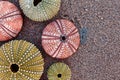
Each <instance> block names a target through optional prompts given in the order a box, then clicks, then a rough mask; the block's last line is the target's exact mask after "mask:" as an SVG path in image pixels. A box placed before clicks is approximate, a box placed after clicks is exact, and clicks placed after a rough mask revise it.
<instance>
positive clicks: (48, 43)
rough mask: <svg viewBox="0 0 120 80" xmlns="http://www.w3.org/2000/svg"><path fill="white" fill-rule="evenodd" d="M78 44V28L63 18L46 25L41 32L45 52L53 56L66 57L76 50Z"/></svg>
mask: <svg viewBox="0 0 120 80" xmlns="http://www.w3.org/2000/svg"><path fill="white" fill-rule="evenodd" d="M79 45H80V37H79V32H78V29H77V28H76V27H75V25H74V24H73V23H72V22H70V21H68V20H64V19H59V20H56V21H54V22H52V23H50V24H48V25H47V27H46V28H45V29H44V30H43V34H42V46H43V48H44V50H45V51H46V53H47V54H48V55H50V56H52V57H54V58H59V59H63V58H67V57H69V56H71V55H72V54H73V53H75V52H76V50H77V49H78V47H79Z"/></svg>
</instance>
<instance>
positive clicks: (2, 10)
mask: <svg viewBox="0 0 120 80" xmlns="http://www.w3.org/2000/svg"><path fill="white" fill-rule="evenodd" d="M22 24H23V19H22V16H21V15H20V11H19V10H18V8H17V7H16V6H15V5H14V4H12V3H10V2H8V1H0V41H6V40H9V39H11V38H13V37H16V36H17V34H18V33H19V32H20V30H21V28H22Z"/></svg>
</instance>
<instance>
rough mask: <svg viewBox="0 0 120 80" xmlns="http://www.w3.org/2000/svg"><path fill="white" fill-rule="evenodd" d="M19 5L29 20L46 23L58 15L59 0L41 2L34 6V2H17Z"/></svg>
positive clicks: (21, 0) (32, 0)
mask: <svg viewBox="0 0 120 80" xmlns="http://www.w3.org/2000/svg"><path fill="white" fill-rule="evenodd" d="M36 1H37V0H36ZM19 4H20V7H21V8H22V10H23V13H24V14H25V15H26V16H27V17H29V18H30V19H31V20H33V21H46V20H49V19H51V18H53V17H54V16H55V15H56V14H57V13H58V11H59V8H60V4H61V0H42V1H41V2H39V3H38V4H37V5H36V6H35V5H34V0H19Z"/></svg>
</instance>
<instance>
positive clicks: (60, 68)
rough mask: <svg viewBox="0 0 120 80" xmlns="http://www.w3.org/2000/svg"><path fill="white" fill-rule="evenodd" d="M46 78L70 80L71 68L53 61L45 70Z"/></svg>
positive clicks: (49, 79)
mask: <svg viewBox="0 0 120 80" xmlns="http://www.w3.org/2000/svg"><path fill="white" fill-rule="evenodd" d="M47 77H48V80H70V79H71V70H70V68H69V66H68V65H66V64H65V63H61V62H58V63H54V64H53V65H52V66H50V68H49V69H48V72H47Z"/></svg>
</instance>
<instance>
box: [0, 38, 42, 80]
mask: <svg viewBox="0 0 120 80" xmlns="http://www.w3.org/2000/svg"><path fill="white" fill-rule="evenodd" d="M43 66H44V61H43V58H42V55H41V53H40V51H39V50H38V49H37V48H36V46H34V45H33V44H31V43H29V42H26V41H23V40H14V41H10V42H8V43H5V44H4V45H2V46H1V47H0V80H39V79H40V76H41V75H42V73H43Z"/></svg>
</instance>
